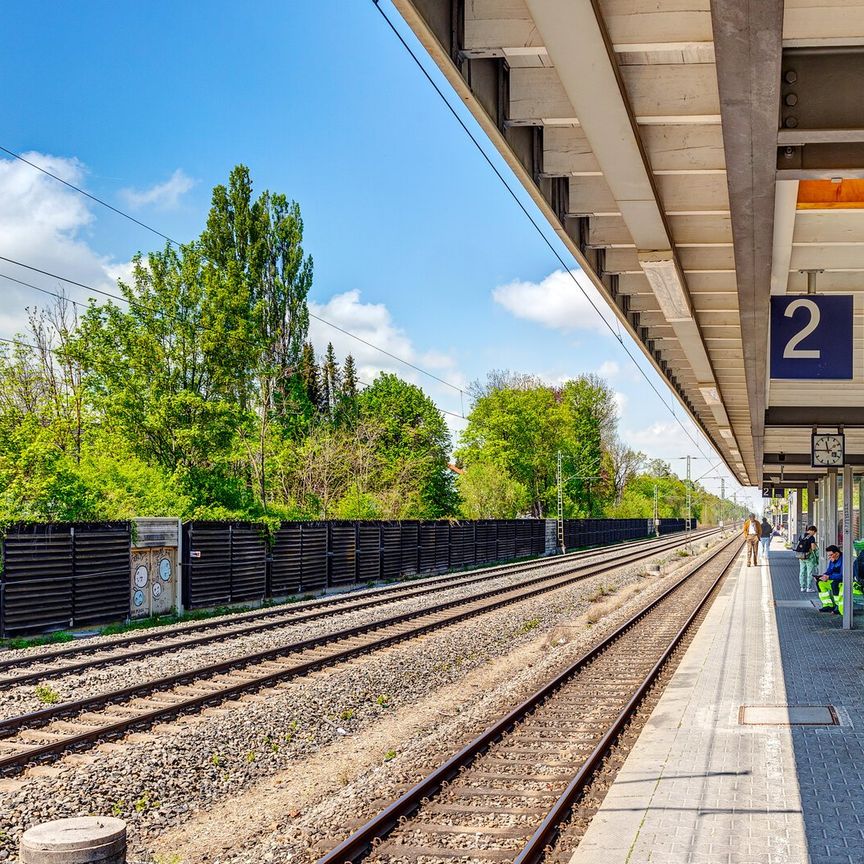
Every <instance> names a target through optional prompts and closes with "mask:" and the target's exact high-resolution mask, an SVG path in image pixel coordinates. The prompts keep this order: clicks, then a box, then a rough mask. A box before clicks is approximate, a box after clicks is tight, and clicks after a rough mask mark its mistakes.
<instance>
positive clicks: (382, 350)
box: [0, 255, 464, 395]
mask: <svg viewBox="0 0 864 864" xmlns="http://www.w3.org/2000/svg"><path fill="white" fill-rule="evenodd" d="M0 261H6V262H7V263H8V264H14V265H15V266H17V267H23V268H24V269H25V270H30V271H32V272H34V273H39V274H41V275H42V276H49V277H50V278H52V279H58V280H60V281H61V282H65V283H67V284H68V285H74V286H75V287H76V288H82V289H83V290H85V291H91V292H92V293H94V294H101V295H102V296H103V297H108V298H110V299H112V300H117V301H118V302H120V303H128V304H129V305H130V306H132V307H135V308H138V309H143V310H145V311H150V312H153V311H156V310H154V309H153V307H152V306H148V305H147V304H145V303H140V302H138V301H137V300H129V299H128V298H126V297H122V296H121V295H119V294H114V293H113V292H111V291H106V290H104V289H103V288H95V287H93V286H92V285H86V284H85V283H83V282H78V281H76V280H75V279H69V278H68V277H66V276H61V275H60V274H58V273H52V272H50V271H48V270H43V269H42V268H40V267H34V266H33V265H32V264H25V263H24V262H23V261H18V260H16V259H15V258H7V257H6V256H5V255H0ZM0 275H3V276H4V278H6V279H9V280H10V281H12V282H18V284H19V285H24V286H26V287H28V288H33V289H34V290H36V291H42V293H44V294H52V295H53V296H55V297H57V296H60V295H58V294H56V293H55V292H53V291H49V290H48V289H46V288H39V287H37V286H36V285H32V284H30V283H29V282H22V281H21V280H20V279H15V278H13V277H12V276H5V274H0ZM65 299H69V298H65ZM78 305H81V304H78ZM159 311H160V312H162V314H166V313H165V312H164V310H159ZM166 317H167V318H169V319H170V320H173V321H176V322H178V323H179V321H180V319H178V318H177V316H175V315H170V314H166ZM309 317H310V318H314V319H315V320H316V321H320V322H321V323H322V324H326V325H327V326H328V327H332V328H333V329H334V330H338V331H339V332H340V333H344V334H345V335H346V336H350V337H351V338H352V339H356V340H357V341H358V342H361V343H362V344H364V345H367V346H368V347H370V348H373V349H374V350H375V351H378V352H380V353H381V354H384V355H385V356H386V357H390V358H391V359H393V360H396V361H397V362H399V363H402V364H403V365H404V366H407V367H408V368H409V369H414V370H415V371H416V372H420V373H421V374H422V375H426V376H427V377H428V378H432V379H434V380H435V381H438V382H439V383H441V384H444V385H446V386H447V387H450V388H452V389H453V390H455V391H456V392H457V393H459V394H460V395H464V391H463V389H462V388H461V387H459V386H458V385H456V384H452V383H451V382H450V381H446V380H445V379H443V378H440V377H439V376H438V375H435V374H434V373H433V372H429V371H427V370H426V369H423V368H422V367H420V366H417V365H415V364H414V363H411V362H410V361H409V360H405V359H404V358H402V357H399V356H398V355H396V354H393V353H392V352H390V351H387V350H386V349H385V348H381V347H379V346H378V345H375V344H374V343H373V342H370V341H369V340H368V339H364V338H363V337H362V336H358V335H357V334H356V333H352V332H351V331H350V330H346V329H345V328H344V327H340V326H339V325H338V324H334V323H333V322H332V321H328V320H327V319H326V318H322V317H321V316H320V315H316V314H314V313H313V312H310V313H309ZM184 323H185V322H184ZM196 329H198V332H207V331H206V330H204V329H202V328H196ZM246 344H248V345H250V347H252V343H249V342H247V343H246Z"/></svg>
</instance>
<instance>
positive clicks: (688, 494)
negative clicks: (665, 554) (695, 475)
mask: <svg viewBox="0 0 864 864" xmlns="http://www.w3.org/2000/svg"><path fill="white" fill-rule="evenodd" d="M690 497H691V496H690V457H689V456H688V457H687V530H688V531H689V530H690V528H691V520H692V518H693V515H692V508H691V504H692V502H691V500H690Z"/></svg>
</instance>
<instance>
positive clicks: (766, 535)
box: [759, 516, 774, 561]
mask: <svg viewBox="0 0 864 864" xmlns="http://www.w3.org/2000/svg"><path fill="white" fill-rule="evenodd" d="M759 528H760V530H761V532H762V533H761V534H760V535H759V543H760V544H761V546H762V560H763V561H767V560H768V547H769V546H770V545H771V537H772V536H773V534H774V526H773V525H772V524H771V523H770V522H769V521H768V517H767V516H763V517H762V524H761V525H760V526H759Z"/></svg>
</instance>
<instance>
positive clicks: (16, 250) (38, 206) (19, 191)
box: [0, 153, 124, 337]
mask: <svg viewBox="0 0 864 864" xmlns="http://www.w3.org/2000/svg"><path fill="white" fill-rule="evenodd" d="M23 155H24V157H25V158H26V159H28V160H29V161H30V162H33V163H35V164H36V165H39V166H41V167H43V168H45V169H46V170H48V171H51V172H52V173H53V174H56V175H57V176H58V177H61V178H62V179H64V180H66V181H67V182H69V183H74V184H75V185H76V186H81V185H82V184H84V182H85V180H86V171H85V168H84V166H83V165H82V164H81V163H80V162H79V161H78V160H77V159H72V158H64V157H60V156H52V155H48V154H43V153H25V154H23ZM90 207H91V205H90V203H89V202H88V201H87V199H86V198H84V197H83V196H82V195H80V194H79V193H77V192H75V191H74V190H72V189H69V188H68V187H66V186H63V185H62V184H60V183H58V182H57V181H56V180H53V179H52V178H51V177H48V176H46V175H45V174H42V173H40V172H39V171H36V170H35V169H34V168H32V167H31V166H29V165H25V164H24V163H23V162H19V161H18V160H10V159H0V255H3V256H4V257H6V258H11V259H14V260H16V261H20V262H22V263H24V264H28V265H30V266H32V267H38V268H39V269H41V270H46V271H48V272H51V273H56V274H58V275H59V276H64V277H66V278H69V279H74V280H75V281H77V282H82V283H84V284H85V285H90V286H93V287H94V288H100V289H102V290H108V291H111V290H114V289H115V288H116V280H115V275H114V274H115V273H118V272H121V270H122V269H123V267H124V265H123V264H121V263H119V262H116V261H112V260H111V259H110V258H108V257H106V256H103V255H100V254H98V253H97V252H96V251H95V250H94V249H93V248H92V247H91V246H90V245H89V244H88V242H87V240H86V239H85V238H86V231H87V230H88V229H89V228H90V226H91V225H92V223H93V222H94V216H93V213H92V211H91V209H90ZM0 273H5V274H7V275H9V276H12V277H14V278H16V279H20V280H22V281H24V282H29V283H31V284H33V285H38V286H39V287H42V288H45V289H47V290H49V291H55V292H59V291H61V290H62V291H65V292H66V294H67V296H69V297H71V298H73V299H75V300H81V301H85V300H86V299H87V298H88V296H93V295H92V294H89V293H88V292H87V291H85V290H83V289H80V288H75V287H72V286H70V285H68V284H65V283H63V282H62V281H60V280H58V279H56V278H53V277H49V276H44V275H42V274H39V273H35V272H33V271H30V270H26V269H25V268H22V267H19V266H16V265H14V264H10V263H9V262H7V261H0ZM51 302H52V298H50V297H48V296H46V295H44V294H40V293H37V292H35V291H33V290H32V289H30V288H26V287H23V286H21V285H16V284H14V283H12V282H9V281H8V280H5V279H0V336H4V337H9V336H11V335H13V334H14V333H16V332H20V331H21V330H22V328H23V327H24V325H25V323H26V311H25V307H27V306H31V307H32V306H40V307H44V306H47V305H49V304H50V303H51Z"/></svg>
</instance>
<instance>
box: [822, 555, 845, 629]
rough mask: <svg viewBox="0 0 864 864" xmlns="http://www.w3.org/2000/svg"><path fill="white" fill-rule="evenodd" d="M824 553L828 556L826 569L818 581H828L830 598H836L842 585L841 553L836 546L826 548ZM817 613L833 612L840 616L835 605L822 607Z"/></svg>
mask: <svg viewBox="0 0 864 864" xmlns="http://www.w3.org/2000/svg"><path fill="white" fill-rule="evenodd" d="M825 553H826V554H827V555H828V567H827V568H826V570H825V574H824V575H823V576H822V577H821V579H820V581H822V582H825V581H828V580H830V582H831V595H832V597H837V596H838V595H839V594H840V586H841V584H842V583H843V553H842V552H841V551H840V548H839V547H838V546H828V547H826V549H825ZM819 611H820V612H833V613H834V614H835V615H839V614H840V612H839V610H838V609H837V605H836V604H832V605H831V606H824V605H823V606H822V608H821V609H820V610H819Z"/></svg>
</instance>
